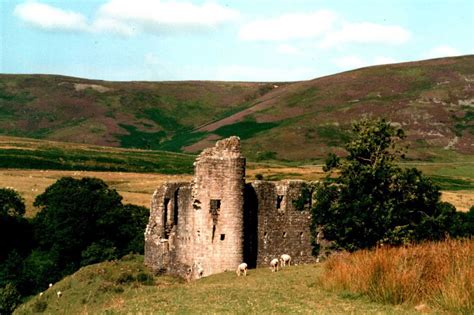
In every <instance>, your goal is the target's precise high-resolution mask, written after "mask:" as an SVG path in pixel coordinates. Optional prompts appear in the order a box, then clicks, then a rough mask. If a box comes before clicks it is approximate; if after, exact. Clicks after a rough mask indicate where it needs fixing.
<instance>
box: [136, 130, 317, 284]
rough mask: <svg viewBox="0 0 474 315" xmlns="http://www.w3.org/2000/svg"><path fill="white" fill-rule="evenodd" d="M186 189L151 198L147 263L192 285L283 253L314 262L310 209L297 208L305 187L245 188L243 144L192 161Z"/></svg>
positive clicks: (176, 186) (182, 185)
mask: <svg viewBox="0 0 474 315" xmlns="http://www.w3.org/2000/svg"><path fill="white" fill-rule="evenodd" d="M194 165H195V176H194V178H193V180H192V181H191V182H179V183H165V184H163V185H162V186H161V187H159V188H158V189H157V190H156V191H155V193H154V194H153V197H152V203H151V211H150V219H149V223H148V226H147V228H146V231H145V264H146V265H147V266H149V267H150V268H151V269H152V270H153V271H154V272H168V273H170V274H175V275H179V276H182V277H185V278H187V279H189V280H191V279H198V278H201V277H204V276H209V275H211V274H215V273H219V272H223V271H228V270H233V271H234V270H235V269H236V268H237V266H238V265H239V264H240V263H241V262H244V261H245V262H246V263H247V264H248V265H249V267H250V268H253V267H256V266H265V265H268V263H269V262H270V261H271V260H272V259H273V258H279V257H280V255H282V254H289V255H290V256H292V262H293V263H297V264H299V263H308V262H313V261H315V257H313V256H312V255H311V253H312V246H311V240H310V228H309V227H310V222H311V216H310V211H309V207H310V204H311V200H309V201H308V202H309V204H307V205H306V207H303V208H302V209H297V208H296V206H295V201H296V200H297V199H298V198H301V194H302V190H303V189H304V188H305V187H307V183H305V182H304V181H299V180H287V181H280V182H268V181H255V182H253V183H245V158H244V157H243V156H242V155H241V153H240V140H239V138H237V137H230V138H227V139H224V140H221V141H218V142H217V143H216V146H215V147H213V148H209V149H206V150H204V151H203V152H202V153H201V154H200V155H199V157H198V158H197V159H196V162H195V163H194Z"/></svg>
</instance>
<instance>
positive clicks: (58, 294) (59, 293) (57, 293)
mask: <svg viewBox="0 0 474 315" xmlns="http://www.w3.org/2000/svg"><path fill="white" fill-rule="evenodd" d="M56 295H57V296H58V299H59V298H60V297H61V296H63V293H62V292H61V291H58V292H56Z"/></svg>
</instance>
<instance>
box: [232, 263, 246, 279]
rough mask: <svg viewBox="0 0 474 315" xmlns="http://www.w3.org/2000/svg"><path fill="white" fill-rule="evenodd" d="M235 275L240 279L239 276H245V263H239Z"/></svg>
mask: <svg viewBox="0 0 474 315" xmlns="http://www.w3.org/2000/svg"><path fill="white" fill-rule="evenodd" d="M235 273H236V274H237V276H239V277H240V275H241V274H243V275H244V276H246V275H247V264H246V263H241V264H240V265H239V266H238V267H237V270H236V271H235Z"/></svg>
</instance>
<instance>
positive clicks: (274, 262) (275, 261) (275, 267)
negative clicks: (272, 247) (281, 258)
mask: <svg viewBox="0 0 474 315" xmlns="http://www.w3.org/2000/svg"><path fill="white" fill-rule="evenodd" d="M270 269H271V270H272V272H275V271H278V258H275V259H272V261H270Z"/></svg>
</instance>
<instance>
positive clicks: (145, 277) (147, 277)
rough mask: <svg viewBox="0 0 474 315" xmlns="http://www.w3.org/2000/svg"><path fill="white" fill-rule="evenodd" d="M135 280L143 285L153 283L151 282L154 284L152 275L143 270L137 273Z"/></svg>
mask: <svg viewBox="0 0 474 315" xmlns="http://www.w3.org/2000/svg"><path fill="white" fill-rule="evenodd" d="M137 281H138V282H140V283H141V284H144V285H153V284H155V281H154V279H153V276H152V275H151V274H149V273H145V272H140V273H139V274H138V275H137Z"/></svg>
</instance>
